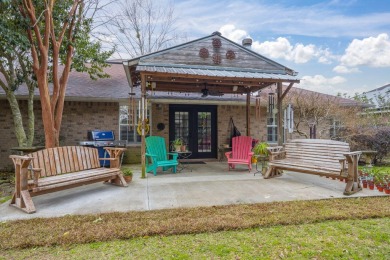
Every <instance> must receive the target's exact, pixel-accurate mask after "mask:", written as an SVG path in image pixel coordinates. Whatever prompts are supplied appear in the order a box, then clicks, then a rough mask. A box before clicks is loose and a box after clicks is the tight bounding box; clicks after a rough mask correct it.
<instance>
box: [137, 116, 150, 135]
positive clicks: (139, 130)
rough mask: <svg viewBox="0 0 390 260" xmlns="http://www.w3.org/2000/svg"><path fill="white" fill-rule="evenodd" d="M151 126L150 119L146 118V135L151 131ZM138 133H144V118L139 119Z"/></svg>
mask: <svg viewBox="0 0 390 260" xmlns="http://www.w3.org/2000/svg"><path fill="white" fill-rule="evenodd" d="M149 130H150V126H149V119H147V118H146V119H145V135H147V134H148V133H149ZM137 133H138V134H139V135H142V120H141V119H140V120H138V126H137Z"/></svg>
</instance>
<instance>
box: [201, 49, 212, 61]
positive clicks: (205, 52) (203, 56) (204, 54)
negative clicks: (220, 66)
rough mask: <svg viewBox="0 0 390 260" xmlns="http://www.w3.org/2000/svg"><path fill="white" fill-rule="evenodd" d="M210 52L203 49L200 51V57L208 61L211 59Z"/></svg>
mask: <svg viewBox="0 0 390 260" xmlns="http://www.w3.org/2000/svg"><path fill="white" fill-rule="evenodd" d="M209 55H210V54H209V50H208V49H206V48H202V49H200V50H199V57H201V58H203V59H206V58H208V57H209Z"/></svg>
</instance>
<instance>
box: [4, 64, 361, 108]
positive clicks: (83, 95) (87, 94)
mask: <svg viewBox="0 0 390 260" xmlns="http://www.w3.org/2000/svg"><path fill="white" fill-rule="evenodd" d="M105 72H106V73H108V74H109V75H110V76H111V77H110V78H107V79H98V80H92V79H90V77H89V75H88V74H87V73H79V72H71V73H70V76H69V81H68V86H67V90H66V100H78V101H118V102H119V101H121V100H126V99H127V98H128V97H129V94H128V93H129V92H130V88H129V85H128V82H127V79H126V75H125V71H124V68H123V65H122V64H113V63H111V66H110V67H108V68H106V69H105ZM229 73H230V71H229ZM276 76H278V77H280V76H281V75H276ZM133 91H134V92H135V94H136V95H135V97H136V98H139V97H140V88H139V87H136V88H134V89H133ZM297 91H303V92H304V93H308V94H309V93H313V92H314V91H310V90H304V89H300V88H296V87H293V88H291V90H290V93H294V92H297ZM268 92H269V89H268V88H267V89H264V90H263V91H262V92H261V98H262V100H264V101H265V100H266V97H267V94H268ZM27 93H28V92H27V88H26V86H21V87H20V88H19V89H18V91H17V95H19V96H26V95H27ZM36 95H37V96H38V95H39V92H38V90H36ZM322 95H324V96H330V95H326V94H322ZM1 96H3V97H4V91H3V90H2V89H1V88H0V98H1ZM201 96H202V93H184V92H182V93H180V92H159V91H154V92H149V93H148V98H150V99H152V100H153V99H154V100H164V99H166V100H172V101H176V102H183V101H185V100H192V101H210V102H242V103H245V102H246V96H245V95H240V94H225V95H223V96H207V97H201ZM338 100H339V101H340V103H341V104H343V105H346V106H351V105H359V106H361V105H362V103H360V102H356V101H354V100H350V99H345V98H341V97H338ZM263 104H264V103H263Z"/></svg>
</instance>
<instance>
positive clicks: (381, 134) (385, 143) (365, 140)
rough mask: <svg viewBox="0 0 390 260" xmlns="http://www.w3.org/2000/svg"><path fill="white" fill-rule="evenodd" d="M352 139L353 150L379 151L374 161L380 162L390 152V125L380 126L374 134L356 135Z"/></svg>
mask: <svg viewBox="0 0 390 260" xmlns="http://www.w3.org/2000/svg"><path fill="white" fill-rule="evenodd" d="M371 130H372V129H370V131H371ZM351 141H352V143H351V145H352V149H353V150H373V151H377V152H378V153H377V154H376V156H375V159H374V161H379V162H380V161H382V159H383V158H384V157H386V156H387V155H388V154H389V153H390V127H381V128H378V129H376V131H375V132H374V133H372V134H357V135H354V136H352V137H351Z"/></svg>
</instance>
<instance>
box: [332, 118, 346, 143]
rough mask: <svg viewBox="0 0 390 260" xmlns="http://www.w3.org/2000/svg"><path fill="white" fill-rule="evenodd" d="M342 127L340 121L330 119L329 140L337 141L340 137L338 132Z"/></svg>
mask: <svg viewBox="0 0 390 260" xmlns="http://www.w3.org/2000/svg"><path fill="white" fill-rule="evenodd" d="M342 127H343V126H342V125H341V121H340V120H336V119H332V122H331V126H330V129H329V136H330V139H333V140H337V139H338V138H339V137H340V132H341V130H342Z"/></svg>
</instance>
